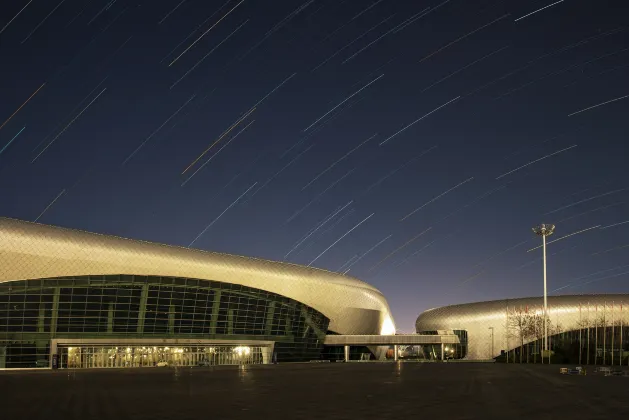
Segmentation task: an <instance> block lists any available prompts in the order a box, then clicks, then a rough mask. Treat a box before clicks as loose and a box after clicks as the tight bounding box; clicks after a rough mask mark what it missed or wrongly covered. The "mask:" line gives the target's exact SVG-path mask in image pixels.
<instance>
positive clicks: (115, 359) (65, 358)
mask: <svg viewBox="0 0 629 420" xmlns="http://www.w3.org/2000/svg"><path fill="white" fill-rule="evenodd" d="M268 351H270V349H269V348H265V347H260V346H206V347H162V346H160V347H157V346H128V347H127V346H97V347H95V346H80V347H61V348H60V349H59V366H60V367H61V368H69V369H73V368H74V369H77V368H79V369H80V368H83V369H85V368H122V367H158V366H182V367H183V366H216V365H250V364H262V363H264V361H265V359H267V358H268V355H267V356H266V357H265V355H264V352H268Z"/></svg>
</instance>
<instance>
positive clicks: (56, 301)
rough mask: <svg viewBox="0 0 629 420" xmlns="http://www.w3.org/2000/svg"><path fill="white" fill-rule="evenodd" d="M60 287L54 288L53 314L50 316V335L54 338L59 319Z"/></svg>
mask: <svg viewBox="0 0 629 420" xmlns="http://www.w3.org/2000/svg"><path fill="white" fill-rule="evenodd" d="M60 291H61V288H60V287H55V288H54V294H53V295H52V312H51V314H50V335H52V336H54V335H55V334H56V333H57V320H58V318H59V293H60Z"/></svg>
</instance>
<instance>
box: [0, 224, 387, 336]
mask: <svg viewBox="0 0 629 420" xmlns="http://www.w3.org/2000/svg"><path fill="white" fill-rule="evenodd" d="M117 274H129V275H147V276H168V277H185V278H194V279H199V280H212V281H218V282H223V283H232V284H240V285H244V286H248V287H254V288H257V289H262V290H266V291H269V292H273V293H277V294H280V295H283V296H286V297H289V298H291V299H295V300H297V301H299V302H302V303H304V304H306V305H308V306H310V307H312V308H314V309H316V310H317V311H319V312H321V313H322V314H324V315H325V316H326V317H328V318H329V319H330V325H329V329H330V330H331V331H334V332H337V333H340V334H381V333H385V334H392V333H394V332H395V327H394V324H393V318H392V316H391V311H390V309H389V305H388V304H387V301H386V299H385V298H384V296H383V295H382V293H380V291H379V290H378V289H376V288H375V287H373V286H371V285H369V284H367V283H364V282H362V281H360V280H358V279H356V278H353V277H349V276H343V275H340V274H337V273H333V272H329V271H325V270H321V269H316V268H310V267H304V266H300V265H296V264H289V263H282V262H274V261H268V260H263V259H257V258H249V257H242V256H237V255H229V254H220V253H216V252H208V251H202V250H196V249H190V248H185V247H176V246H168V245H162V244H157V243H151V242H144V241H136V240H131V239H126V238H119V237H115V236H106V235H100V234H95V233H90V232H84V231H79V230H73V229H65V228H60V227H55V226H48V225H42V224H37V223H31V222H25V221H21V220H15V219H8V218H0V282H8V281H16V280H27V279H39V278H50V277H66V276H84V275H117Z"/></svg>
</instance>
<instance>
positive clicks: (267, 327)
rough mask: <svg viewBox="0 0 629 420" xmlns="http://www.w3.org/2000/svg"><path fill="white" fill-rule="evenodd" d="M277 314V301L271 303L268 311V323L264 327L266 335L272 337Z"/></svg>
mask: <svg viewBox="0 0 629 420" xmlns="http://www.w3.org/2000/svg"><path fill="white" fill-rule="evenodd" d="M274 314H275V301H273V302H271V303H269V307H268V309H267V311H266V323H265V326H264V335H271V332H272V330H273V315H274Z"/></svg>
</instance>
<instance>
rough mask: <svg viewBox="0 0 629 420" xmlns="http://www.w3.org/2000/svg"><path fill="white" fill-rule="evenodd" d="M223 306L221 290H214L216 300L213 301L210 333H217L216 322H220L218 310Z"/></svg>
mask: <svg viewBox="0 0 629 420" xmlns="http://www.w3.org/2000/svg"><path fill="white" fill-rule="evenodd" d="M220 306H221V291H220V290H216V291H214V302H213V303H212V320H211V321H210V334H216V324H217V323H218V311H219V309H220Z"/></svg>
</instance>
